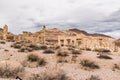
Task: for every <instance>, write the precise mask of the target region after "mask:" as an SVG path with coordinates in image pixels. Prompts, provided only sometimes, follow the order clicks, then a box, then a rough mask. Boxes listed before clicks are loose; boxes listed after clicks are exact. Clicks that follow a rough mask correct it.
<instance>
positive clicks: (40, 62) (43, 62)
mask: <svg viewBox="0 0 120 80" xmlns="http://www.w3.org/2000/svg"><path fill="white" fill-rule="evenodd" d="M37 64H38V66H44V65H46V61H45V59H44V58H39V60H38V61H37Z"/></svg>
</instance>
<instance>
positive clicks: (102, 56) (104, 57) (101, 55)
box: [98, 54, 112, 59]
mask: <svg viewBox="0 0 120 80" xmlns="http://www.w3.org/2000/svg"><path fill="white" fill-rule="evenodd" d="M98 58H100V59H112V58H111V57H109V56H108V55H105V54H100V55H99V56H98Z"/></svg>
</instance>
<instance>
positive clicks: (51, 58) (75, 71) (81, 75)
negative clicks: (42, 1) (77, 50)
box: [0, 42, 120, 80]
mask: <svg viewBox="0 0 120 80" xmlns="http://www.w3.org/2000/svg"><path fill="white" fill-rule="evenodd" d="M11 44H12V42H6V44H0V60H1V61H2V60H15V61H18V62H20V63H22V61H23V60H24V59H25V58H26V56H27V54H29V53H36V54H38V55H40V56H42V57H44V58H45V59H46V61H47V65H46V66H42V67H37V68H28V67H25V71H26V73H39V72H41V71H44V70H46V69H48V68H57V67H59V68H61V69H63V70H64V71H65V73H66V74H67V75H68V76H70V77H72V79H74V80H86V79H88V78H89V77H90V76H91V75H96V76H99V78H101V80H120V70H115V71H113V69H112V68H113V65H114V64H115V63H120V52H116V53H115V52H114V53H112V54H111V55H109V56H110V57H112V58H113V59H112V60H105V59H99V58H97V56H98V55H97V52H93V51H82V54H80V55H78V57H77V62H76V63H71V62H68V63H62V64H61V63H57V60H56V54H43V53H42V52H43V50H39V51H34V52H29V53H24V52H18V51H17V49H14V48H11V47H10V45H11ZM5 49H7V50H9V51H4V50H5ZM70 56H71V55H70ZM70 56H68V59H69V61H70ZM83 59H88V60H91V61H94V62H95V63H97V64H98V65H99V66H100V69H95V70H90V71H89V70H84V69H82V68H81V65H80V64H79V63H80V61H81V60H83ZM27 76H28V75H27ZM0 80H15V79H3V78H1V79H0Z"/></svg>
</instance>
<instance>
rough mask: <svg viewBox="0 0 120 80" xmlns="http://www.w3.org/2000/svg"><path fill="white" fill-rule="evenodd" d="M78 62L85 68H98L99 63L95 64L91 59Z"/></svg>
mask: <svg viewBox="0 0 120 80" xmlns="http://www.w3.org/2000/svg"><path fill="white" fill-rule="evenodd" d="M80 64H81V65H82V66H83V67H87V68H90V69H99V68H100V67H99V65H97V64H95V63H94V62H92V61H89V60H82V61H81V62H80Z"/></svg>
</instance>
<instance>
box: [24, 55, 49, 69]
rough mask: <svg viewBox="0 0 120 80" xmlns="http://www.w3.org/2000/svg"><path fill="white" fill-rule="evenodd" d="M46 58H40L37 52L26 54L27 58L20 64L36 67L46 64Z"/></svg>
mask: <svg viewBox="0 0 120 80" xmlns="http://www.w3.org/2000/svg"><path fill="white" fill-rule="evenodd" d="M46 63H47V62H46V60H45V59H44V58H41V57H40V56H38V55H37V54H33V53H31V54H28V56H27V59H25V60H24V61H23V62H22V64H23V66H25V67H26V66H27V67H38V66H44V65H46Z"/></svg>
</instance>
